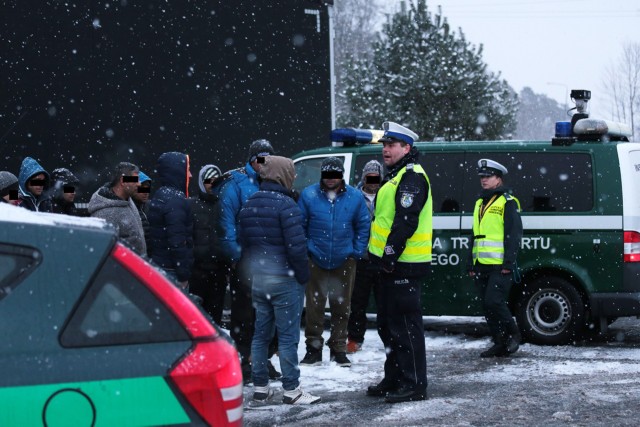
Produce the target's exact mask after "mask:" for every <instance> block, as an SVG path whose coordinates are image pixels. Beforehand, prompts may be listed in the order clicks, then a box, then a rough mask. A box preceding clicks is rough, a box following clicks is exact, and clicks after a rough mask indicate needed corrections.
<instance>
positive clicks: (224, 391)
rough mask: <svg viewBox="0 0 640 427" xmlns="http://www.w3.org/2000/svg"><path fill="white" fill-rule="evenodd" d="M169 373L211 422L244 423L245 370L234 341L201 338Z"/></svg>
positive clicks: (214, 423)
mask: <svg viewBox="0 0 640 427" xmlns="http://www.w3.org/2000/svg"><path fill="white" fill-rule="evenodd" d="M170 377H171V379H172V380H173V382H174V383H175V384H176V386H177V387H178V389H179V390H180V391H181V392H182V394H183V395H184V396H185V397H186V399H187V400H188V401H189V403H190V404H191V406H193V408H194V409H195V410H196V411H198V413H199V414H200V416H201V417H202V418H204V420H205V421H206V422H207V423H208V424H209V425H212V426H219V425H231V426H240V425H242V372H241V370H240V360H239V359H238V356H237V353H236V351H235V349H234V348H233V346H232V345H231V344H229V343H228V342H226V341H225V340H222V339H218V340H216V341H213V342H199V343H198V344H196V346H195V348H194V349H193V351H191V352H190V353H189V354H187V356H186V357H185V358H183V359H182V360H181V361H180V362H179V363H178V364H177V365H176V367H175V368H173V369H172V370H171V373H170ZM220 405H222V407H223V408H224V412H223V411H220ZM224 415H226V418H224Z"/></svg>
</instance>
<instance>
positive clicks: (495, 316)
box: [474, 266, 516, 344]
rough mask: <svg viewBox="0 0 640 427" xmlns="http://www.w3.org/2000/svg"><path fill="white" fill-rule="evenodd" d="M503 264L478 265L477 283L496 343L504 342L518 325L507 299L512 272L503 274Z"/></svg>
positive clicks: (488, 323)
mask: <svg viewBox="0 0 640 427" xmlns="http://www.w3.org/2000/svg"><path fill="white" fill-rule="evenodd" d="M501 268H502V267H501V266H496V267H494V266H476V269H475V271H476V275H475V276H474V278H475V283H476V285H477V287H478V291H479V293H480V296H481V298H482V306H483V308H484V315H485V318H486V319H487V325H488V326H489V331H490V332H491V336H492V337H493V340H494V342H495V343H496V344H504V343H505V341H506V339H507V337H508V334H509V332H510V331H512V330H514V329H515V327H516V324H515V321H514V320H513V316H512V314H511V310H509V305H508V304H507V301H508V299H509V292H510V291H511V285H512V279H511V274H502V273H501V272H500V270H501Z"/></svg>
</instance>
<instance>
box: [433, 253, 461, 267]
mask: <svg viewBox="0 0 640 427" xmlns="http://www.w3.org/2000/svg"><path fill="white" fill-rule="evenodd" d="M431 264H436V265H458V264H460V256H459V255H458V254H431Z"/></svg>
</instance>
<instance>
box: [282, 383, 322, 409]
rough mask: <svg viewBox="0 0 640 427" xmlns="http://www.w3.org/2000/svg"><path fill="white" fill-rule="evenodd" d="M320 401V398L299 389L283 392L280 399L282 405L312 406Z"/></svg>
mask: <svg viewBox="0 0 640 427" xmlns="http://www.w3.org/2000/svg"><path fill="white" fill-rule="evenodd" d="M321 400H322V398H321V397H320V396H314V395H312V394H309V393H307V392H304V391H302V390H301V389H300V387H298V388H295V389H293V390H285V392H284V396H283V397H282V403H286V404H287V405H313V404H314V403H319V402H320V401H321Z"/></svg>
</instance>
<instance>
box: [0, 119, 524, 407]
mask: <svg viewBox="0 0 640 427" xmlns="http://www.w3.org/2000/svg"><path fill="white" fill-rule="evenodd" d="M383 128H384V135H383V137H382V138H381V139H380V140H379V142H380V143H381V145H382V160H383V163H384V166H385V168H386V173H383V166H382V164H381V163H380V162H378V161H376V160H372V161H370V162H368V163H367V164H366V165H365V166H364V169H363V171H362V179H361V182H360V183H359V184H358V186H357V188H354V187H351V186H350V185H348V184H347V183H346V182H345V180H344V173H345V170H344V165H343V163H342V161H341V160H340V159H339V158H337V157H328V158H325V159H324V160H323V161H322V164H321V169H320V176H319V177H318V178H319V180H318V183H316V184H312V185H310V186H309V187H307V188H305V189H304V190H303V191H301V193H300V194H297V193H296V192H294V190H293V182H294V180H295V177H296V174H295V168H294V164H293V161H292V160H291V159H289V158H286V157H281V156H277V155H275V151H274V149H273V147H272V145H271V143H270V142H269V141H267V140H264V139H261V140H257V141H254V142H253V143H251V145H250V147H249V156H248V159H247V162H246V164H245V165H244V166H243V167H241V168H238V169H234V170H232V171H228V172H226V173H224V174H223V173H222V172H221V170H220V169H219V168H218V167H217V166H215V165H213V164H207V165H205V166H203V167H202V168H201V169H200V171H199V173H198V177H197V180H198V195H197V196H194V197H191V198H189V180H190V179H191V178H192V175H191V172H190V164H189V156H188V155H186V154H183V153H178V152H169V153H164V154H162V155H161V156H160V157H159V159H158V162H157V166H156V170H155V173H156V174H157V181H158V183H159V187H158V188H156V189H155V191H154V195H153V197H151V198H150V192H151V186H152V185H153V183H154V182H155V181H152V179H151V178H150V177H149V176H148V175H147V174H145V173H143V172H142V171H140V170H139V168H138V167H137V166H136V165H134V164H131V163H126V162H122V163H119V164H118V165H116V167H115V168H114V169H113V171H112V174H111V179H110V181H109V182H108V183H106V184H105V185H103V186H102V187H100V188H99V189H98V190H97V191H96V192H95V193H94V194H93V195H92V197H91V200H90V202H89V204H88V215H91V216H95V217H100V218H103V219H105V220H106V221H107V222H109V223H111V224H113V225H114V226H115V228H116V231H117V234H118V237H119V239H120V240H121V241H122V242H124V243H126V244H127V245H128V246H129V247H131V248H132V249H133V250H134V251H136V252H137V253H139V254H140V255H143V256H148V257H149V258H151V260H152V261H153V262H154V263H156V264H157V265H158V266H159V267H161V268H162V269H164V270H165V272H166V273H167V274H168V275H169V276H171V277H172V278H173V279H174V280H175V282H176V283H177V285H178V286H179V287H180V288H182V289H183V290H184V291H186V292H191V293H193V294H195V295H197V296H198V297H199V298H200V299H201V303H202V305H203V307H204V308H205V309H206V311H208V312H209V314H210V315H211V316H212V318H213V320H214V321H215V322H217V323H219V324H220V323H221V321H222V311H223V306H224V299H225V291H226V289H227V286H229V288H230V290H231V295H230V297H231V316H230V317H231V319H230V335H231V337H232V338H233V340H234V341H235V343H236V347H237V349H238V353H239V354H240V357H241V366H242V374H243V377H244V380H245V384H247V383H249V382H250V381H253V384H254V393H253V399H254V400H255V401H258V402H262V401H266V400H268V399H270V398H271V397H272V395H273V390H272V388H270V386H269V383H270V381H274V380H280V381H281V383H282V387H283V389H284V395H283V402H284V403H286V404H314V403H318V402H320V401H321V398H320V397H319V396H314V395H312V394H310V393H307V392H304V391H303V390H302V389H301V387H300V369H299V365H306V366H315V365H319V364H321V363H322V351H323V348H324V346H325V344H326V346H328V347H329V354H330V360H331V361H332V362H335V363H336V364H337V365H339V366H343V367H348V366H351V361H350V360H349V359H348V357H347V354H350V353H355V352H357V351H359V350H360V348H361V346H362V342H363V340H364V333H365V330H366V324H367V319H366V309H367V306H368V304H369V299H370V295H371V294H372V293H373V295H374V297H375V301H376V306H377V329H378V333H379V335H380V337H381V340H382V342H383V344H384V346H385V350H386V361H385V363H384V377H383V379H382V380H381V381H380V382H379V383H378V384H375V385H372V386H370V387H369V388H368V389H367V391H366V394H367V395H369V396H373V397H384V398H385V400H386V401H387V402H390V403H398V402H406V401H413V400H423V399H426V397H427V372H426V354H425V339H424V328H423V323H422V308H421V307H422V304H421V287H422V283H423V282H424V280H425V279H426V278H427V277H428V276H429V274H430V269H431V249H432V248H431V244H432V229H433V225H432V212H433V209H432V194H431V183H430V181H429V177H428V176H427V173H426V171H425V169H424V168H423V167H422V166H421V164H420V162H419V152H418V150H417V148H416V147H414V142H415V141H416V140H417V139H418V135H416V134H415V133H414V132H413V131H411V130H410V129H408V128H406V127H404V126H401V125H399V124H397V123H394V122H385V123H384V124H383ZM506 173H507V170H506V168H505V167H504V166H502V165H501V164H499V163H497V162H495V161H492V160H489V159H482V160H481V161H480V162H479V175H480V176H481V185H482V188H483V193H482V195H481V197H480V198H479V199H478V202H477V204H476V209H475V212H474V226H473V231H474V238H473V244H472V245H471V249H470V254H469V255H470V256H469V259H470V261H469V267H468V271H469V275H470V276H471V277H473V278H474V279H475V282H476V284H477V287H478V289H479V291H480V294H481V296H482V298H483V302H484V308H485V314H486V317H487V321H488V324H489V327H490V330H491V333H492V337H493V340H494V345H493V347H491V348H490V349H488V350H487V351H485V352H483V353H482V354H481V355H482V357H495V356H506V355H508V354H511V353H513V352H515V351H517V349H518V345H519V343H520V335H519V333H518V328H517V325H515V322H514V321H513V318H512V317H511V313H510V312H509V308H508V306H507V304H506V301H507V297H508V294H509V291H510V288H511V283H512V282H511V274H512V272H513V270H514V269H515V268H516V255H517V250H518V247H519V241H520V237H521V235H522V223H521V220H520V217H519V213H518V212H519V204H518V201H517V199H516V198H515V197H513V196H511V195H509V192H508V189H507V188H506V187H504V186H503V182H502V179H503V175H504V174H506ZM50 182H53V185H49V184H50ZM77 185H78V180H77V179H76V178H75V176H73V174H72V173H71V172H70V171H69V170H68V169H63V168H61V169H56V170H55V171H54V173H53V174H52V176H51V177H50V176H49V174H48V173H47V172H46V171H45V170H44V169H43V168H42V167H41V166H40V165H39V164H38V163H37V162H36V161H35V160H34V159H31V158H26V159H25V160H24V161H23V164H22V167H21V170H20V177H19V178H16V177H15V176H14V175H13V174H11V173H9V172H6V171H2V172H0V194H1V195H2V201H6V202H10V203H13V204H19V205H21V206H23V207H25V208H27V209H30V210H36V211H46V212H59V213H66V214H70V215H75V214H81V213H80V212H78V211H76V210H74V204H73V196H72V195H73V194H74V190H75V186H77ZM48 187H51V188H52V189H53V190H49V191H48V192H47V191H45V189H46V188H48ZM327 300H328V302H329V310H330V315H331V321H330V336H329V339H328V340H327V341H326V343H325V340H324V338H323V336H322V335H323V332H324V317H325V306H326V303H327ZM303 306H304V307H305V309H306V316H305V329H304V333H305V344H306V354H305V356H304V358H303V359H302V360H301V361H299V360H298V354H297V348H298V343H299V341H300V324H301V317H302V312H303ZM276 352H277V354H278V357H279V361H280V367H281V370H282V373H280V372H278V371H277V370H276V369H275V367H274V366H273V364H272V363H271V358H272V356H273V355H274V354H276Z"/></svg>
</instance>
